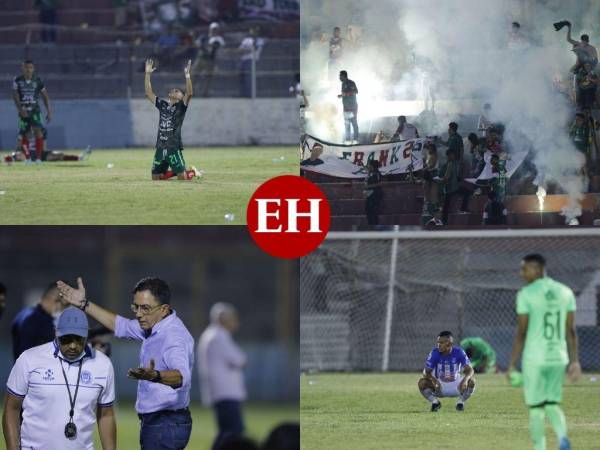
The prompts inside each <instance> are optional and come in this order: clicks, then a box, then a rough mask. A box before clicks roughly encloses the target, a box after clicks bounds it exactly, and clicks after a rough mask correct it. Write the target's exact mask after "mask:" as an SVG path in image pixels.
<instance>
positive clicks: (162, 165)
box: [144, 59, 199, 180]
mask: <svg viewBox="0 0 600 450" xmlns="http://www.w3.org/2000/svg"><path fill="white" fill-rule="evenodd" d="M191 65H192V61H191V60H190V61H188V64H187V66H186V68H185V85H186V86H185V90H186V92H185V93H183V92H182V91H181V89H171V90H170V91H169V96H168V98H167V99H163V98H160V97H157V96H156V95H155V94H154V92H152V84H151V83H150V75H151V74H152V72H154V71H155V70H156V68H155V67H154V61H152V60H151V59H148V60H147V61H146V78H145V82H144V87H145V89H146V97H148V100H150V101H151V102H152V104H153V105H154V106H156V108H157V109H158V111H159V112H160V120H159V122H158V136H157V138H156V153H155V154H154V162H153V163H152V179H153V180H168V179H169V178H172V177H174V176H177V179H178V180H191V179H193V178H194V177H195V176H199V173H198V170H196V168H195V167H193V166H192V168H191V169H190V170H186V168H185V161H184V159H183V153H182V150H183V145H182V143H181V127H182V125H183V119H184V118H185V113H186V111H187V107H188V104H189V102H190V99H191V98H192V95H193V93H194V91H193V89H192V79H191V75H190V67H191ZM169 167H170V168H171V170H169Z"/></svg>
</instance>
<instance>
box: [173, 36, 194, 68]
mask: <svg viewBox="0 0 600 450" xmlns="http://www.w3.org/2000/svg"><path fill="white" fill-rule="evenodd" d="M179 39H180V40H179V46H178V47H177V48H176V49H175V53H174V54H173V61H174V63H175V65H176V66H177V67H176V69H179V68H180V67H183V66H185V64H186V62H187V61H194V60H195V59H197V58H196V56H197V54H198V49H197V48H196V44H195V42H196V38H195V36H194V32H193V31H188V32H186V33H183V34H182V35H181V36H180V38H179Z"/></svg>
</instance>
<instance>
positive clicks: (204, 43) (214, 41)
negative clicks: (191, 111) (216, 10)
mask: <svg viewBox="0 0 600 450" xmlns="http://www.w3.org/2000/svg"><path fill="white" fill-rule="evenodd" d="M195 45H196V47H197V48H198V49H199V50H200V51H199V54H198V57H197V58H196V59H195V61H194V66H193V68H192V70H193V72H194V73H199V74H200V75H201V76H202V77H203V83H202V96H203V97H208V96H209V90H210V84H211V82H212V79H213V75H214V73H215V69H216V67H217V54H218V52H219V50H220V49H221V48H223V47H225V39H223V36H221V26H220V25H219V24H218V23H217V22H213V23H211V24H210V26H209V27H208V34H207V35H206V34H205V35H201V36H199V37H198V39H197V40H196V43H195Z"/></svg>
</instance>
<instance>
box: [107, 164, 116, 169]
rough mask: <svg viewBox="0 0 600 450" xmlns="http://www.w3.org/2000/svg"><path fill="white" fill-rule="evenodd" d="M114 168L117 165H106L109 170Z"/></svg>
mask: <svg viewBox="0 0 600 450" xmlns="http://www.w3.org/2000/svg"><path fill="white" fill-rule="evenodd" d="M113 167H115V165H114V164H113V163H108V164H107V165H106V168H107V169H112V168H113Z"/></svg>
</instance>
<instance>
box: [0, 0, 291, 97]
mask: <svg viewBox="0 0 600 450" xmlns="http://www.w3.org/2000/svg"><path fill="white" fill-rule="evenodd" d="M56 3H57V10H56V25H55V26H54V27H53V28H54V29H55V30H56V42H55V43H45V42H42V40H41V30H42V27H43V26H42V25H41V24H39V23H38V11H37V10H36V8H35V6H34V0H6V1H5V2H4V8H3V9H4V11H3V13H2V14H0V42H2V44H0V89H2V90H3V91H4V92H10V82H11V81H12V78H13V77H14V76H15V75H16V74H17V73H19V65H20V63H21V62H22V61H23V60H24V59H31V60H33V61H34V62H35V64H36V70H37V72H38V73H39V74H40V76H41V77H42V78H43V79H44V80H45V82H46V85H47V86H48V91H49V92H50V93H51V95H52V98H55V99H69V98H124V97H125V98H128V97H134V98H135V97H143V95H144V91H143V69H141V67H142V64H143V61H144V60H145V59H146V58H148V57H150V56H152V54H153V52H154V42H155V41H156V39H157V33H153V32H150V31H148V30H147V29H144V26H143V23H142V19H141V17H140V16H141V15H142V14H141V12H140V11H139V9H141V8H139V6H140V5H143V2H141V3H139V1H136V2H131V1H130V7H129V10H128V15H127V18H128V22H127V25H126V26H125V27H119V28H117V27H115V25H114V23H115V7H114V1H113V0H89V1H86V2H85V7H83V6H82V2H80V1H77V0H57V2H56ZM256 25H258V26H260V27H261V29H262V31H263V36H264V37H265V41H266V42H265V46H264V48H263V51H262V54H261V57H260V59H259V60H258V62H257V65H256V77H257V81H256V86H257V92H256V95H257V97H262V98H266V97H269V98H273V97H288V96H289V91H288V87H289V85H290V83H291V80H292V79H293V78H294V74H296V73H297V72H298V71H299V46H298V23H296V22H269V21H260V22H256V21H254V22H248V21H237V22H229V23H227V24H224V25H223V32H224V33H223V34H224V38H225V42H226V45H225V48H224V49H223V50H222V51H221V52H220V54H219V57H218V62H217V71H216V73H215V76H214V77H213V80H212V84H211V89H210V96H211V97H237V96H239V95H240V92H239V91H240V89H239V72H238V59H239V56H238V54H237V53H236V52H235V49H237V47H238V46H239V44H240V42H241V40H242V39H243V37H244V36H245V34H246V32H247V30H248V28H249V27H251V26H256ZM208 26H209V24H208V23H198V24H197V25H194V26H193V27H187V26H181V25H180V26H179V28H177V31H178V33H180V34H186V33H189V32H190V31H192V32H193V33H194V35H195V36H196V37H197V36H199V35H201V34H206V33H207V30H208ZM181 67H182V70H183V64H182V65H181ZM180 72H181V71H179V70H177V71H176V72H172V71H168V72H167V71H166V69H164V70H160V68H159V70H158V71H157V72H156V74H155V76H154V77H153V80H155V83H156V84H159V83H160V84H161V85H162V84H164V85H169V86H179V85H180V84H181V83H182V79H181V73H180ZM198 80H199V78H198Z"/></svg>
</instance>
